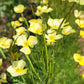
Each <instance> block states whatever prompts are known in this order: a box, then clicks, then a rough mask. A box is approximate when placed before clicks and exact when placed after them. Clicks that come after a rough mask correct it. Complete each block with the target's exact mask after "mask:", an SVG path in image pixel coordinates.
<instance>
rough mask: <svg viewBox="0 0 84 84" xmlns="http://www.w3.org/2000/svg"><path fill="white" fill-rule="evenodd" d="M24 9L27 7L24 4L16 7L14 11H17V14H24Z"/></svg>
mask: <svg viewBox="0 0 84 84" xmlns="http://www.w3.org/2000/svg"><path fill="white" fill-rule="evenodd" d="M24 9H25V7H24V5H22V4H20V5H18V6H15V7H14V11H15V12H16V13H23V11H24Z"/></svg>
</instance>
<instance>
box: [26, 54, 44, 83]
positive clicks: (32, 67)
mask: <svg viewBox="0 0 84 84" xmlns="http://www.w3.org/2000/svg"><path fill="white" fill-rule="evenodd" d="M25 56H26V58H27V60H28V62H29V64H30V66H31V69H32V71H33V72H34V74H35V75H36V77H37V78H38V79H39V80H40V81H41V82H42V83H43V81H42V80H41V78H40V77H39V75H38V74H37V73H36V71H35V69H34V66H33V64H32V62H31V60H30V58H29V56H28V55H25Z"/></svg>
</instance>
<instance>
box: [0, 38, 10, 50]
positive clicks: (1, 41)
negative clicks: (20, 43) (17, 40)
mask: <svg viewBox="0 0 84 84" xmlns="http://www.w3.org/2000/svg"><path fill="white" fill-rule="evenodd" d="M11 43H12V39H9V38H6V37H2V38H0V48H3V49H7V48H9V47H10V45H11Z"/></svg>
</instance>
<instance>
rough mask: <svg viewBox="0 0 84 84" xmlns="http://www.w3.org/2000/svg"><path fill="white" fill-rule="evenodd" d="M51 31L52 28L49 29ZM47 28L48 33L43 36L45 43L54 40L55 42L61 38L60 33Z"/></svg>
mask: <svg viewBox="0 0 84 84" xmlns="http://www.w3.org/2000/svg"><path fill="white" fill-rule="evenodd" d="M51 31H52V30H51ZM51 31H50V30H48V34H45V38H46V39H47V44H48V45H50V44H53V43H54V42H56V40H59V39H61V38H63V36H62V35H61V34H57V35H56V32H54V31H52V32H51Z"/></svg>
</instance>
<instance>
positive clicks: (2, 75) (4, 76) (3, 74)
mask: <svg viewBox="0 0 84 84" xmlns="http://www.w3.org/2000/svg"><path fill="white" fill-rule="evenodd" d="M1 81H2V82H3V83H7V77H6V73H2V74H1Z"/></svg>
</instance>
